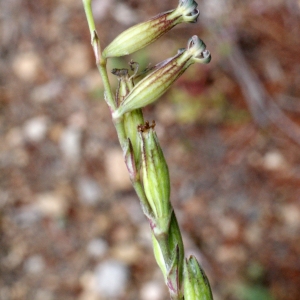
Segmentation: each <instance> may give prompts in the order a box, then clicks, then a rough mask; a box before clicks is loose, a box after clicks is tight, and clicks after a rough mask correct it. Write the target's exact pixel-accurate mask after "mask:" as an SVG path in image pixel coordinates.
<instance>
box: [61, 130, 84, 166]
mask: <svg viewBox="0 0 300 300" xmlns="http://www.w3.org/2000/svg"><path fill="white" fill-rule="evenodd" d="M80 142H81V130H80V129H79V128H77V127H75V126H68V127H67V128H65V129H64V131H63V132H62V134H61V137H60V149H61V151H62V153H63V156H64V158H65V160H66V161H67V162H69V163H71V164H72V163H78V161H79V159H80V152H81V145H80Z"/></svg>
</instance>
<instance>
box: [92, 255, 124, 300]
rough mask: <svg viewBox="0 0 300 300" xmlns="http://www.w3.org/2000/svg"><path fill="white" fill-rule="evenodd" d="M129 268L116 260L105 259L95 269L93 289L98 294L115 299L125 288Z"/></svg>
mask: <svg viewBox="0 0 300 300" xmlns="http://www.w3.org/2000/svg"><path fill="white" fill-rule="evenodd" d="M128 276H129V270H128V268H127V267H126V266H125V265H124V264H123V263H121V262H119V261H117V260H107V261H104V262H102V263H101V264H99V265H98V266H97V268H96V270H95V287H94V288H95V290H96V291H97V292H98V294H99V295H101V296H104V297H111V298H112V299H117V298H118V297H120V296H121V295H122V294H123V293H124V292H125V289H126V285H127V282H128Z"/></svg>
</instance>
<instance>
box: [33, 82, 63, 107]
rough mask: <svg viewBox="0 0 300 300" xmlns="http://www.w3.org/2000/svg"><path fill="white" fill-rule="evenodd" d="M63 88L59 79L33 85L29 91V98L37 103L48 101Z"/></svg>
mask: <svg viewBox="0 0 300 300" xmlns="http://www.w3.org/2000/svg"><path fill="white" fill-rule="evenodd" d="M62 89H63V85H62V83H61V81H59V80H53V81H50V82H47V83H45V84H42V85H39V86H37V87H35V88H34V89H33V90H32V92H31V99H32V100H33V101H35V102H37V103H45V102H49V101H51V100H52V99H54V98H56V97H57V96H58V95H59V94H60V93H61V92H62Z"/></svg>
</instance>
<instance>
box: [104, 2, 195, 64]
mask: <svg viewBox="0 0 300 300" xmlns="http://www.w3.org/2000/svg"><path fill="white" fill-rule="evenodd" d="M197 6H198V4H197V3H196V2H195V1H194V0H180V1H179V5H178V7H177V8H176V9H174V10H170V11H167V12H165V13H161V14H159V15H157V16H156V17H154V18H152V19H150V20H149V21H147V22H144V23H140V24H138V25H135V26H133V27H131V28H129V29H127V30H125V31H124V32H122V33H121V34H120V35H119V36H117V37H116V38H115V39H114V40H113V41H112V42H111V43H110V44H109V45H108V46H107V47H106V48H105V49H104V51H103V53H102V55H103V57H105V58H108V57H117V56H123V55H128V54H130V53H133V52H135V51H138V50H140V49H142V48H144V47H145V46H147V45H149V44H150V43H153V42H154V41H155V40H157V39H158V38H159V37H161V36H162V35H163V34H165V33H166V32H168V31H169V30H170V29H172V28H173V27H174V26H175V25H177V24H179V23H184V22H185V23H194V22H196V21H197V18H198V15H199V11H198V9H197Z"/></svg>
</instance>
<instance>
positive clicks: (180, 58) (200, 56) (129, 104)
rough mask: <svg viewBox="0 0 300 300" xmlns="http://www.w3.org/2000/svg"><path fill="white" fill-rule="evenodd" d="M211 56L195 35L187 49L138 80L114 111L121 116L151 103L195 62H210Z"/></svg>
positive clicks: (114, 114)
mask: <svg viewBox="0 0 300 300" xmlns="http://www.w3.org/2000/svg"><path fill="white" fill-rule="evenodd" d="M210 59H211V56H210V53H209V51H208V50H206V46H205V44H204V43H203V41H202V40H200V39H199V38H198V37H197V36H196V35H194V36H193V37H192V38H190V40H189V41H188V45H187V49H180V50H179V51H178V53H177V55H175V56H174V57H172V58H168V59H166V60H165V61H163V62H161V63H160V64H159V65H158V66H159V67H158V68H157V69H156V70H154V71H153V72H152V73H150V74H149V75H148V76H146V77H145V78H144V79H142V80H141V81H140V82H138V83H137V84H136V85H135V87H134V88H133V89H132V90H131V92H130V93H129V94H128V95H127V97H125V99H124V101H123V102H122V103H121V104H120V106H119V108H118V109H117V110H116V111H115V112H114V113H113V117H114V118H119V117H120V116H122V115H123V114H124V113H126V112H129V111H132V110H134V109H137V108H142V107H144V106H146V105H148V104H151V103H152V102H154V101H155V100H157V98H159V97H160V96H161V95H162V94H164V93H165V92H166V90H167V89H168V88H169V87H170V86H171V84H172V83H173V82H174V81H175V80H176V79H177V78H178V77H179V76H180V75H181V74H182V73H183V72H184V71H185V70H186V69H187V68H188V67H189V66H190V65H191V64H193V63H195V62H201V63H208V62H210Z"/></svg>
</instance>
